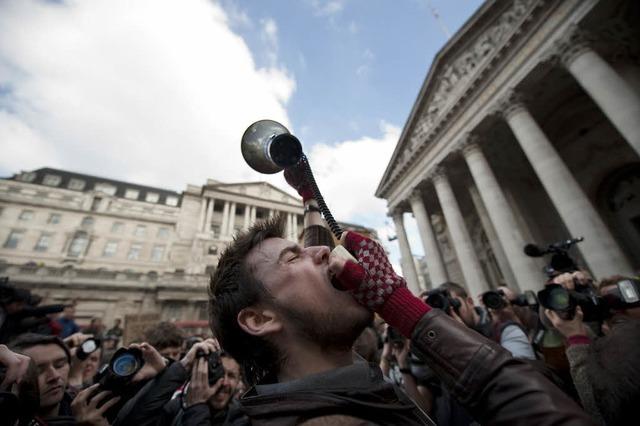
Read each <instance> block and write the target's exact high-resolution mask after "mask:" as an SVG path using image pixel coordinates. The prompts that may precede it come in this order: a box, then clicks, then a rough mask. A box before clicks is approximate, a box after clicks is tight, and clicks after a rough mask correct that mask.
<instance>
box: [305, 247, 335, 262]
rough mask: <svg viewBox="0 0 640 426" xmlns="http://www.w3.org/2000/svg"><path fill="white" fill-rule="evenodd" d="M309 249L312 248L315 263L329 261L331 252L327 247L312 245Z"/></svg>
mask: <svg viewBox="0 0 640 426" xmlns="http://www.w3.org/2000/svg"><path fill="white" fill-rule="evenodd" d="M309 250H312V256H313V261H314V262H315V263H325V262H328V261H329V254H331V251H330V250H329V247H327V246H314V247H309Z"/></svg>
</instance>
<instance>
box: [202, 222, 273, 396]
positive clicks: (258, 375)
mask: <svg viewBox="0 0 640 426" xmlns="http://www.w3.org/2000/svg"><path fill="white" fill-rule="evenodd" d="M283 235H284V222H283V221H282V220H281V218H280V217H279V216H274V217H272V218H271V219H268V220H266V221H263V222H258V223H256V224H255V225H253V226H252V227H251V228H250V229H249V230H248V231H246V232H241V233H239V234H238V235H236V237H235V238H234V240H233V242H232V243H231V244H230V245H229V246H228V247H227V248H226V249H225V251H224V252H223V253H222V255H221V256H220V260H219V261H218V267H217V268H216V271H215V273H214V274H213V276H212V277H211V282H210V284H209V323H210V326H211V330H212V331H213V334H214V336H216V337H217V338H218V340H219V341H220V345H221V346H222V347H223V348H224V350H225V351H227V352H229V354H231V356H232V357H233V358H235V360H236V361H237V362H238V364H240V366H241V367H242V370H243V375H244V377H245V378H246V379H247V381H248V382H249V383H250V384H255V383H257V382H258V381H259V380H261V379H262V378H264V377H265V376H266V375H267V374H275V373H277V369H278V364H279V358H280V355H279V353H278V351H277V349H276V348H275V346H274V345H273V344H272V343H271V342H269V341H267V340H266V339H264V338H262V337H257V336H252V335H250V334H248V333H245V332H244V331H243V330H242V329H241V328H240V326H239V325H238V320H237V318H238V313H240V311H241V310H243V309H245V308H247V307H249V306H252V305H255V304H256V303H259V302H261V301H265V300H268V299H270V298H271V295H270V294H269V293H268V292H267V290H266V289H265V288H264V286H263V285H262V283H261V282H260V281H258V280H257V279H256V278H255V277H254V275H253V273H254V271H253V270H252V269H251V268H250V267H249V265H247V257H248V255H249V252H250V251H251V250H252V249H253V248H254V247H256V246H258V245H259V244H260V243H262V242H263V241H264V240H267V239H269V238H282V236H283Z"/></svg>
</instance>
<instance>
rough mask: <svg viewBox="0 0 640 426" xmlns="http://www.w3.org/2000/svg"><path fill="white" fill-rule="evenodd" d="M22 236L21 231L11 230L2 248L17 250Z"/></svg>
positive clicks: (22, 232)
mask: <svg viewBox="0 0 640 426" xmlns="http://www.w3.org/2000/svg"><path fill="white" fill-rule="evenodd" d="M23 236H24V231H22V230H16V229H14V230H12V231H11V232H10V233H9V236H8V237H7V241H5V242H4V248H12V249H14V248H18V244H20V240H21V239H22V237H23Z"/></svg>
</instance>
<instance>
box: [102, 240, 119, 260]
mask: <svg viewBox="0 0 640 426" xmlns="http://www.w3.org/2000/svg"><path fill="white" fill-rule="evenodd" d="M117 251H118V242H117V241H107V244H105V245H104V250H103V251H102V256H104V257H113V256H115V255H116V252H117Z"/></svg>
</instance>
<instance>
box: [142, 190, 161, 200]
mask: <svg viewBox="0 0 640 426" xmlns="http://www.w3.org/2000/svg"><path fill="white" fill-rule="evenodd" d="M159 199H160V194H158V193H157V192H147V197H146V198H145V200H146V201H147V202H149V203H157V202H158V200H159Z"/></svg>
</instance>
